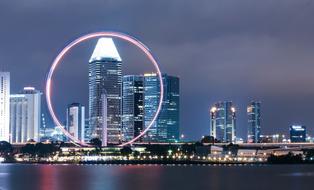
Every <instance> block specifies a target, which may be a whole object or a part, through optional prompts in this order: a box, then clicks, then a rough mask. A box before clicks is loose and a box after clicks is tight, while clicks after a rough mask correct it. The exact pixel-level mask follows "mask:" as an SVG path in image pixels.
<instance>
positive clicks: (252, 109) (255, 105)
mask: <svg viewBox="0 0 314 190" xmlns="http://www.w3.org/2000/svg"><path fill="white" fill-rule="evenodd" d="M247 115H248V136H247V142H248V143H258V142H260V135H261V103H260V102H254V101H253V102H251V103H250V104H249V105H248V107H247Z"/></svg>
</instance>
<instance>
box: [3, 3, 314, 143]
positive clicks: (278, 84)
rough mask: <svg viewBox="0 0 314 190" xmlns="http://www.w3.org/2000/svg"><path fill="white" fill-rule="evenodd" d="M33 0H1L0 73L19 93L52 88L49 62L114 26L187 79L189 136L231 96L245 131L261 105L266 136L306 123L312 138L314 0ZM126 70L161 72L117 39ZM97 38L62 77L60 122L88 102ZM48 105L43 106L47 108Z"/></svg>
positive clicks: (67, 63) (184, 108)
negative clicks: (255, 103)
mask: <svg viewBox="0 0 314 190" xmlns="http://www.w3.org/2000/svg"><path fill="white" fill-rule="evenodd" d="M183 2H184V1H183V0H171V1H169V0H158V1H147V0H125V1H118V0H109V1H105V0H98V1H96V0H81V1H78V0H66V1H65V0H54V1H51V0H27V1H12V0H1V1H0V24H1V25H0V70H5V71H9V72H11V92H12V93H17V92H19V91H20V90H21V89H22V88H23V87H24V86H28V85H30V86H34V87H36V88H37V89H40V90H42V91H43V90H44V86H45V77H46V74H47V71H48V70H49V66H50V64H51V63H52V61H53V59H54V57H55V56H56V55H57V54H58V52H59V51H60V50H61V49H62V48H63V47H64V46H65V45H66V44H67V43H69V42H70V41H72V40H74V39H75V38H77V37H79V36H81V35H83V34H86V33H89V32H96V31H102V30H113V31H120V32H124V33H127V34H130V35H133V36H136V37H137V38H139V39H140V40H141V41H143V42H144V43H145V44H146V45H147V46H148V47H149V48H150V49H151V50H152V51H153V53H154V55H155V56H156V57H157V58H158V61H159V63H160V67H161V70H162V72H165V73H168V74H170V75H176V76H179V77H180V79H181V133H184V134H185V135H186V137H187V138H188V139H198V138H200V137H201V136H202V135H204V134H208V133H209V114H208V109H209V107H210V106H211V105H212V104H213V103H214V102H216V101H220V100H232V101H233V102H234V103H235V105H236V107H237V111H238V115H237V131H238V136H240V137H245V136H246V131H247V117H246V106H247V104H248V103H249V102H250V101H251V100H259V101H261V102H262V133H263V134H271V133H277V132H278V133H285V134H287V133H288V126H289V125H291V124H303V125H306V126H307V127H308V130H309V134H311V135H313V134H314V117H313V116H314V98H313V97H314V75H313V74H312V73H313V71H314V62H313V61H314V52H313V49H314V24H313V18H314V1H312V0H276V1H274V0H262V1H252V0H237V1H234V0H211V1H208V0H199V1H198V0H194V1H187V2H186V3H183ZM115 42H116V44H117V46H118V50H119V52H120V55H121V57H122V59H123V73H125V74H140V73H143V72H153V71H154V70H153V67H152V66H150V65H149V62H148V60H147V59H145V57H144V56H143V54H142V53H141V52H140V51H138V50H137V49H136V48H135V47H133V46H130V45H128V44H126V43H125V42H122V41H119V40H116V41H115ZM95 44H96V41H95V40H91V41H89V42H86V43H83V44H81V45H80V46H78V47H77V48H75V49H74V50H73V51H71V53H70V54H69V55H68V56H67V57H66V59H65V60H64V61H63V63H62V66H60V67H59V68H58V73H57V74H56V75H55V78H54V81H55V83H54V90H53V93H54V99H53V101H54V104H55V107H56V109H57V112H58V115H59V117H60V118H61V120H64V119H65V108H66V105H67V104H69V103H72V102H81V103H83V104H84V105H86V106H87V98H88V86H87V85H88V70H87V68H88V60H89V56H90V55H91V54H92V51H93V47H94V46H95ZM45 109H46V108H44V110H45Z"/></svg>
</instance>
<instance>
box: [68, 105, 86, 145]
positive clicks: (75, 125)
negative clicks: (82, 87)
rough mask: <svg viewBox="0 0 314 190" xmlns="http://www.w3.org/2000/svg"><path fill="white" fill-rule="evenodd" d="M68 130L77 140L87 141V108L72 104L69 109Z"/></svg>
mask: <svg viewBox="0 0 314 190" xmlns="http://www.w3.org/2000/svg"><path fill="white" fill-rule="evenodd" d="M66 129H67V131H68V132H69V133H70V134H71V135H72V136H73V137H74V138H75V139H78V140H80V141H83V142H84V141H85V107H84V106H82V105H81V104H79V103H72V104H70V105H69V106H68V108H67V117H66Z"/></svg>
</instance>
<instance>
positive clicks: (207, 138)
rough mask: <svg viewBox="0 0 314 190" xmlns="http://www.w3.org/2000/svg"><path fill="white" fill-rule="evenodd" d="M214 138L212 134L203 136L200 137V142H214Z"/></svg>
mask: <svg viewBox="0 0 314 190" xmlns="http://www.w3.org/2000/svg"><path fill="white" fill-rule="evenodd" d="M215 142H216V140H215V138H214V137H213V136H205V137H204V138H202V140H201V143H211V144H213V143H215Z"/></svg>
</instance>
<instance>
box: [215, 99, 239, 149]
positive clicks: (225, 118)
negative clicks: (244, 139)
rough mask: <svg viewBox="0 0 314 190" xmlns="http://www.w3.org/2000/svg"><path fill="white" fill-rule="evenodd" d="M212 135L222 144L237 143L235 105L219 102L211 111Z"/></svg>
mask: <svg viewBox="0 0 314 190" xmlns="http://www.w3.org/2000/svg"><path fill="white" fill-rule="evenodd" d="M210 119H211V122H210V135H211V136H213V137H214V138H215V139H217V140H218V141H220V142H233V143H235V142H236V110H235V107H234V106H233V103H232V102H230V101H227V102H217V103H215V104H214V105H213V106H212V107H211V109H210Z"/></svg>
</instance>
